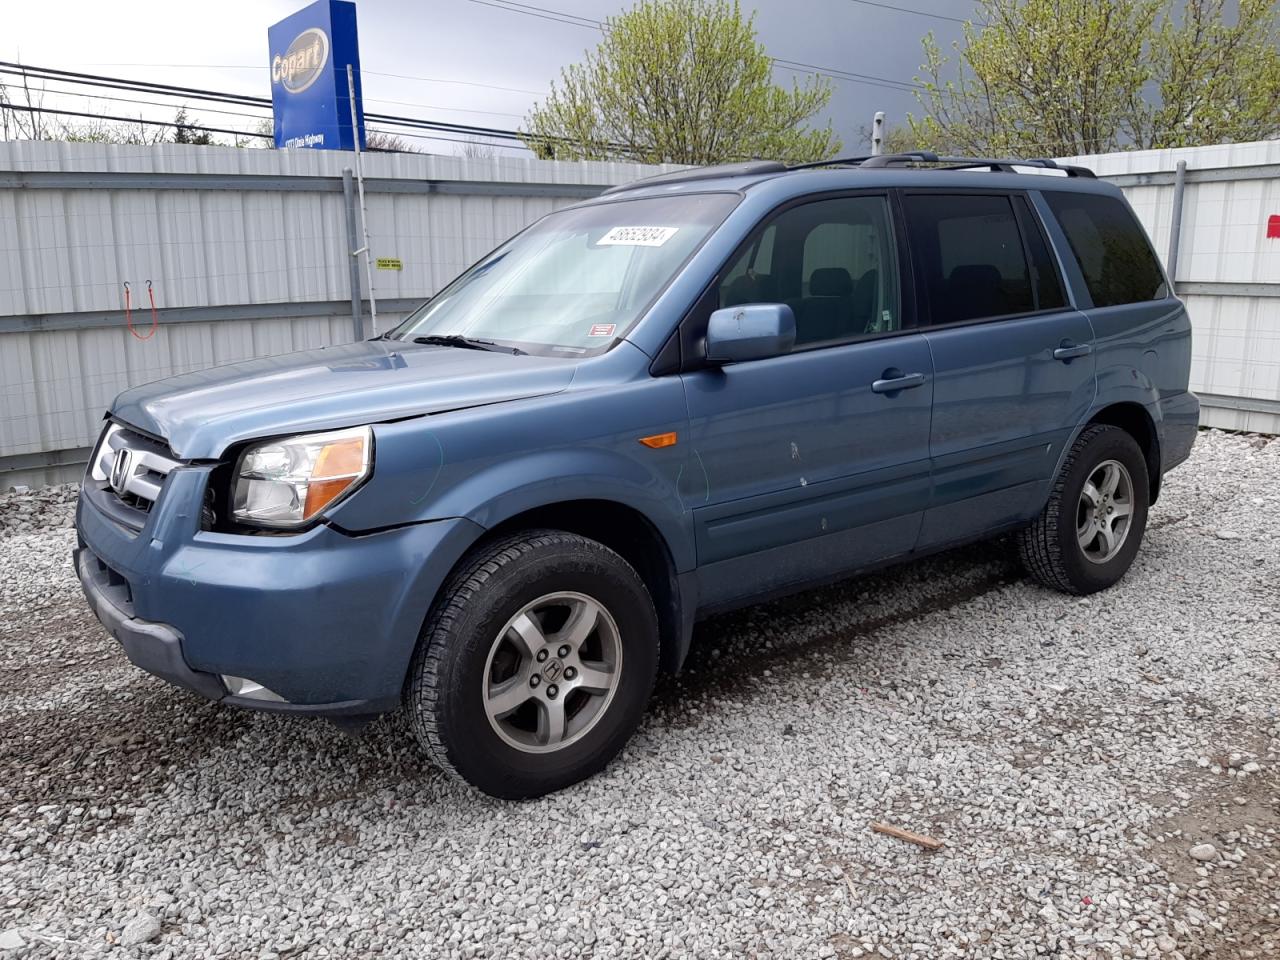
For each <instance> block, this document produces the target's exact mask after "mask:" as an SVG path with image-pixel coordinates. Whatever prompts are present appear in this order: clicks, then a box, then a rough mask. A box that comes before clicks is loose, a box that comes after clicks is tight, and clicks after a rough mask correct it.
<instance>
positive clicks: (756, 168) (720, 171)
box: [601, 160, 787, 196]
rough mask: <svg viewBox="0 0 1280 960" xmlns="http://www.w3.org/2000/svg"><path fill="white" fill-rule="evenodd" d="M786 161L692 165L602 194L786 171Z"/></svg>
mask: <svg viewBox="0 0 1280 960" xmlns="http://www.w3.org/2000/svg"><path fill="white" fill-rule="evenodd" d="M786 169H787V165H786V164H785V163H779V162H778V161H777V160H747V161H744V162H742V163H722V164H718V165H717V166H714V167H691V168H690V169H688V170H675V171H672V172H671V173H659V174H657V175H656V176H652V177H645V178H644V179H642V180H632V181H631V182H630V183H620V184H618V185H617V186H616V187H610V188H609V189H608V190H605V191H604V192H603V193H602V194H601V196H605V195H606V194H610V193H623V192H624V191H627V190H639V189H641V188H643V187H654V186H660V185H662V184H664V183H684V182H685V181H688V180H713V179H715V178H717V177H742V176H748V175H750V174H760V173H784V172H785V171H786Z"/></svg>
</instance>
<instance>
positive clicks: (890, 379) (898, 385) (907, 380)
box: [871, 370, 924, 393]
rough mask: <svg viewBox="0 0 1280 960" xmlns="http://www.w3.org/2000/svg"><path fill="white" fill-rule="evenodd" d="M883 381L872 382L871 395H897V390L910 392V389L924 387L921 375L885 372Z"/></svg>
mask: <svg viewBox="0 0 1280 960" xmlns="http://www.w3.org/2000/svg"><path fill="white" fill-rule="evenodd" d="M884 376H885V378H884V379H883V380H873V381H872V382H871V390H872V392H873V393H897V392H898V391H899V390H910V389H911V388H912V387H920V386H924V374H923V373H902V372H900V371H898V370H886V371H885V372H884Z"/></svg>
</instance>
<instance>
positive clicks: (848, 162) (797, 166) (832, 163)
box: [787, 156, 871, 170]
mask: <svg viewBox="0 0 1280 960" xmlns="http://www.w3.org/2000/svg"><path fill="white" fill-rule="evenodd" d="M870 159H871V157H870V156H861V157H832V158H831V159H830V160H810V161H809V162H808V163H793V164H792V165H791V166H789V167H787V169H788V170H815V169H817V168H818V167H857V166H861V165H862V164H863V163H865V162H866V161H868V160H870Z"/></svg>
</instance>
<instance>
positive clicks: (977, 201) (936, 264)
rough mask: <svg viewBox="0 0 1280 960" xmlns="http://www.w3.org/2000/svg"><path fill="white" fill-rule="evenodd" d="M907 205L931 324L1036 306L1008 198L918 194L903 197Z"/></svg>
mask: <svg viewBox="0 0 1280 960" xmlns="http://www.w3.org/2000/svg"><path fill="white" fill-rule="evenodd" d="M905 205H906V211H907V229H908V230H909V231H910V234H911V245H912V249H913V251H914V252H915V256H916V259H917V261H918V264H919V267H920V273H921V275H922V276H923V278H924V283H925V287H926V290H927V293H928V298H929V309H930V318H931V320H932V322H933V323H961V322H963V321H965V320H981V319H984V318H987V317H1001V316H1008V315H1012V314H1019V313H1032V312H1034V311H1035V309H1036V307H1035V300H1034V297H1033V294H1032V284H1031V271H1030V267H1029V266H1028V264H1027V255H1026V251H1025V249H1024V248H1023V245H1022V233H1021V231H1020V230H1019V229H1018V221H1017V218H1016V217H1015V216H1014V213H1013V204H1012V203H1011V202H1010V199H1009V197H1007V196H980V195H959V194H957V195H953V196H941V195H937V194H917V195H914V196H908V197H906V198H905Z"/></svg>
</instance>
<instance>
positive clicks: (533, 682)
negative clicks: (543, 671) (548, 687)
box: [529, 673, 542, 687]
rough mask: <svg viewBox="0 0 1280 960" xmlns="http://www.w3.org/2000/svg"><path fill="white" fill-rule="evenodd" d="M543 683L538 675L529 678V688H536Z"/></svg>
mask: <svg viewBox="0 0 1280 960" xmlns="http://www.w3.org/2000/svg"><path fill="white" fill-rule="evenodd" d="M541 682H542V678H541V677H540V676H538V675H537V674H536V673H535V674H534V675H533V676H532V677H530V678H529V686H531V687H536V686H537V685H538V684H540V683H541Z"/></svg>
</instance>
